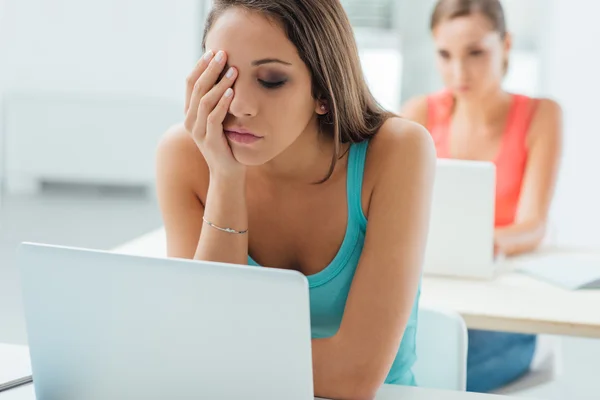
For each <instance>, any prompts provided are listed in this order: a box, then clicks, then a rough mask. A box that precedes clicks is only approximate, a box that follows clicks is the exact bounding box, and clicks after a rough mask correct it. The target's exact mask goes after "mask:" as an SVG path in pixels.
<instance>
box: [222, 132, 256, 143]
mask: <svg viewBox="0 0 600 400" xmlns="http://www.w3.org/2000/svg"><path fill="white" fill-rule="evenodd" d="M224 132H225V136H227V138H228V139H229V140H231V141H234V142H237V143H241V144H252V143H255V142H257V141H259V140H261V139H262V136H258V135H256V134H254V133H252V132H250V131H249V130H247V129H243V128H230V129H224Z"/></svg>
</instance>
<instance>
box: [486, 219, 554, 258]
mask: <svg viewBox="0 0 600 400" xmlns="http://www.w3.org/2000/svg"><path fill="white" fill-rule="evenodd" d="M545 234H546V224H545V223H542V222H535V221H531V222H517V223H515V224H512V225H508V226H506V227H502V228H497V229H496V230H495V233H494V240H495V243H496V246H498V248H499V250H500V252H502V253H503V254H505V255H507V256H515V255H519V254H523V253H528V252H531V251H534V250H535V249H536V248H537V247H538V246H539V245H540V244H541V242H542V240H543V239H544V235H545Z"/></svg>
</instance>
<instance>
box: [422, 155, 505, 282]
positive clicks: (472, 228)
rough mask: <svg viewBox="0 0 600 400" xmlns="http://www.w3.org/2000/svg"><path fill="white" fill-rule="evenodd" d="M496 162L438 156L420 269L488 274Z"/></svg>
mask: <svg viewBox="0 0 600 400" xmlns="http://www.w3.org/2000/svg"><path fill="white" fill-rule="evenodd" d="M495 192H496V168H495V166H494V164H493V163H491V162H482V161H466V160H455V159H438V160H437V167H436V178H435V183H434V187H433V198H432V208H431V216H430V225H429V236H428V242H427V247H426V251H425V262H424V265H423V271H424V273H425V274H428V275H440V276H454V277H467V278H492V277H494V276H495V274H496V273H497V271H498V267H499V265H500V264H501V260H496V259H495V258H494V215H495V213H494V209H495Z"/></svg>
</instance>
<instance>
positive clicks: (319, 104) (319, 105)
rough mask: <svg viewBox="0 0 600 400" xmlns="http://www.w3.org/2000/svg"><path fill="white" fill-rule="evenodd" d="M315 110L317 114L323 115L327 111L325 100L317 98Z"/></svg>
mask: <svg viewBox="0 0 600 400" xmlns="http://www.w3.org/2000/svg"><path fill="white" fill-rule="evenodd" d="M315 112H316V113H317V114H319V115H325V114H327V113H328V112H329V105H328V104H327V100H322V99H319V100H317V101H316V102H315Z"/></svg>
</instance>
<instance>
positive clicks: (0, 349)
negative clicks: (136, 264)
mask: <svg viewBox="0 0 600 400" xmlns="http://www.w3.org/2000/svg"><path fill="white" fill-rule="evenodd" d="M8 361H10V362H8ZM15 365H19V366H20V368H22V367H24V366H25V367H26V368H28V365H29V351H28V349H27V347H25V346H13V345H5V344H0V380H2V378H3V377H6V376H8V375H9V372H10V373H11V374H12V370H13V368H14V366H15ZM431 399H435V400H496V399H498V400H502V399H508V397H504V396H491V395H481V394H475V393H465V392H447V391H439V390H428V389H421V388H411V387H404V386H392V385H386V386H383V387H382V388H381V390H380V392H379V393H378V395H377V397H376V400H431ZM0 400H35V391H34V389H33V385H31V384H30V385H26V386H21V387H19V388H16V389H12V390H9V391H6V392H1V393H0ZM82 400H83V399H82Z"/></svg>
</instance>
